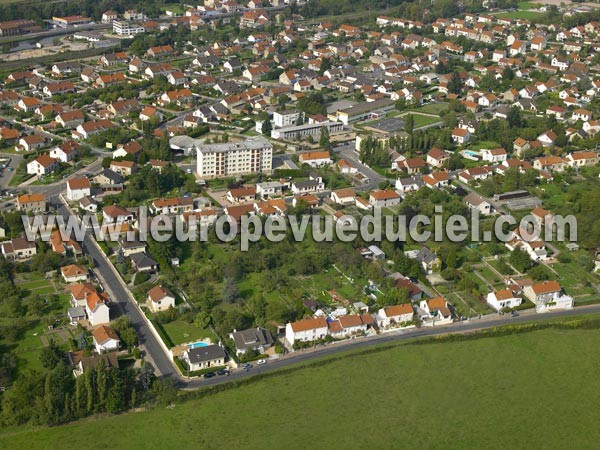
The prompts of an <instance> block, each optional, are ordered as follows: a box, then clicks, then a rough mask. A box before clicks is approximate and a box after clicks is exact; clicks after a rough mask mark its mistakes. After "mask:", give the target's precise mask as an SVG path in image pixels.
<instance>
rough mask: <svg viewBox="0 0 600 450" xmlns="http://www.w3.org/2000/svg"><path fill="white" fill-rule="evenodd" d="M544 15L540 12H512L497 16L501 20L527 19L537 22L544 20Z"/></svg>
mask: <svg viewBox="0 0 600 450" xmlns="http://www.w3.org/2000/svg"><path fill="white" fill-rule="evenodd" d="M543 15H544V13H542V12H539V11H511V12H504V13H499V14H496V17H498V18H499V19H525V20H530V21H531V22H535V21H537V20H539V19H541V18H542V16H543Z"/></svg>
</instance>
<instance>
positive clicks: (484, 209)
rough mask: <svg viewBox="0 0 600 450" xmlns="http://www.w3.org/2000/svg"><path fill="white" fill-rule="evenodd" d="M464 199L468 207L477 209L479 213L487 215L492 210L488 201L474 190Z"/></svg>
mask: <svg viewBox="0 0 600 450" xmlns="http://www.w3.org/2000/svg"><path fill="white" fill-rule="evenodd" d="M464 201H465V203H466V205H467V206H468V207H469V208H470V209H474V210H477V211H478V212H479V214H484V215H488V214H491V213H492V212H493V210H494V208H493V207H492V204H491V203H490V202H488V201H487V200H486V199H484V198H483V197H482V196H481V195H479V194H477V193H475V192H471V193H469V194H468V195H467V196H466V197H465V199H464Z"/></svg>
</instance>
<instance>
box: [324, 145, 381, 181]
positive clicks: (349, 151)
mask: <svg viewBox="0 0 600 450" xmlns="http://www.w3.org/2000/svg"><path fill="white" fill-rule="evenodd" d="M333 152H334V153H337V154H338V156H340V157H342V158H344V159H346V160H348V161H350V163H351V164H352V165H353V166H354V167H356V168H357V169H358V170H360V171H361V172H362V173H363V174H365V175H366V176H368V177H369V182H368V183H366V184H364V185H362V186H360V188H359V189H360V190H364V191H371V190H373V189H377V187H378V186H379V183H380V182H381V181H385V180H386V178H385V177H384V176H382V175H380V174H378V173H377V172H375V171H374V170H373V169H370V168H369V167H367V166H365V165H364V164H363V163H361V162H360V161H359V160H358V154H357V153H356V152H355V151H354V143H351V144H346V145H342V146H339V147H334V149H333Z"/></svg>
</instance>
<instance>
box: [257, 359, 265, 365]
mask: <svg viewBox="0 0 600 450" xmlns="http://www.w3.org/2000/svg"><path fill="white" fill-rule="evenodd" d="M266 363H267V360H266V359H259V360H258V361H256V364H258V365H259V366H262V365H263V364H266Z"/></svg>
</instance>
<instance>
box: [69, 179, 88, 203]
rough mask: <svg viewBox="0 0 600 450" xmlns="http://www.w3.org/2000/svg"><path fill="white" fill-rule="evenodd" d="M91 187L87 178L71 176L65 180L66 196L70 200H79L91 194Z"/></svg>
mask: <svg viewBox="0 0 600 450" xmlns="http://www.w3.org/2000/svg"><path fill="white" fill-rule="evenodd" d="M91 187H92V185H91V183H90V180H89V178H86V177H82V178H72V179H70V180H68V181H67V198H68V199H69V200H71V201H77V200H81V199H82V198H83V197H87V196H89V195H91Z"/></svg>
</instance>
